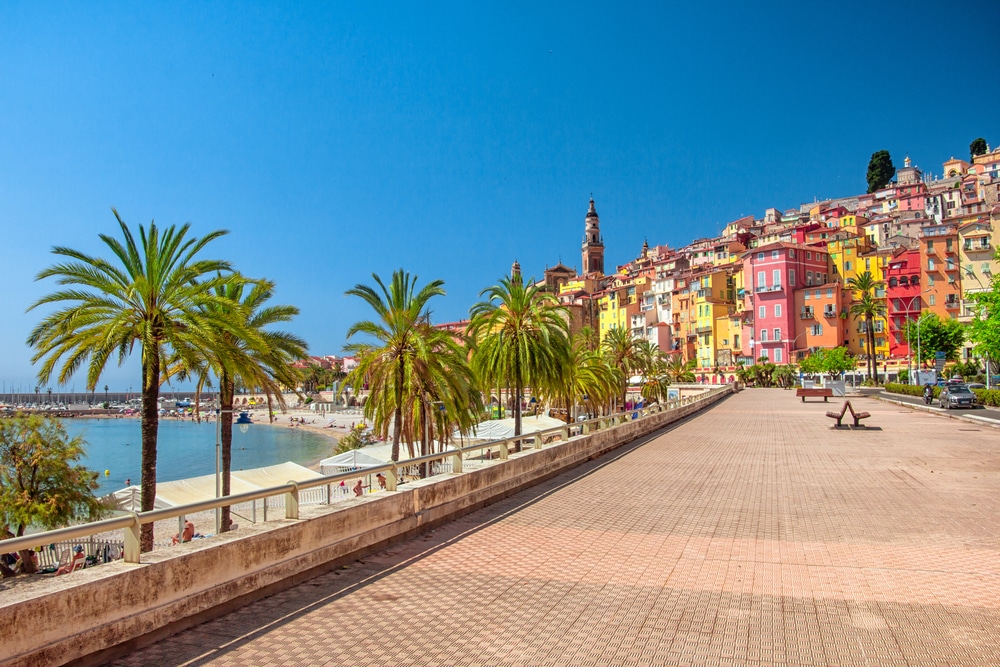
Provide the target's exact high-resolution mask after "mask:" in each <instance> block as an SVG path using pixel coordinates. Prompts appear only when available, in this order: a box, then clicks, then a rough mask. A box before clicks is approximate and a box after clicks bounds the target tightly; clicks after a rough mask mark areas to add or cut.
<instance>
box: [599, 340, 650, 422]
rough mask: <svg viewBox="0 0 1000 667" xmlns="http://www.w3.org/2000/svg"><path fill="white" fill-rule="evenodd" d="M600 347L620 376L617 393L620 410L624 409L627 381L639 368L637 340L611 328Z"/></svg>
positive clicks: (639, 359)
mask: <svg viewBox="0 0 1000 667" xmlns="http://www.w3.org/2000/svg"><path fill="white" fill-rule="evenodd" d="M601 347H602V348H603V350H604V354H605V355H606V357H607V359H608V363H610V364H611V365H612V366H614V367H615V368H617V369H618V372H619V373H620V374H621V379H620V384H619V391H620V392H621V393H620V396H621V404H620V405H619V406H618V407H619V409H620V410H624V409H625V401H626V398H627V396H628V381H629V378H630V377H632V372H633V371H636V370H639V369H640V367H641V358H640V348H639V339H637V338H635V337H634V336H632V332H631V331H630V330H628V329H622V328H621V327H611V329H610V330H608V333H607V334H606V335H605V336H604V340H603V341H601Z"/></svg>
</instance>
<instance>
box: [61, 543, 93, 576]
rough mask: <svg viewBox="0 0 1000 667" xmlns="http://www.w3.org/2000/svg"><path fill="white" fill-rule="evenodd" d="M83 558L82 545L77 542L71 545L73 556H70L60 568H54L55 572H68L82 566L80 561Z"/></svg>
mask: <svg viewBox="0 0 1000 667" xmlns="http://www.w3.org/2000/svg"><path fill="white" fill-rule="evenodd" d="M85 558H86V555H84V553H83V547H81V546H80V545H79V544H78V545H76V546H75V547H73V558H71V559H70V561H69V562H68V563H66V564H65V565H63V566H62V567H61V568H59V569H58V570H56V574H69V573H70V572H72V571H73V570H75V569H76V568H78V567H82V566H83V562H82V561H83V559H85Z"/></svg>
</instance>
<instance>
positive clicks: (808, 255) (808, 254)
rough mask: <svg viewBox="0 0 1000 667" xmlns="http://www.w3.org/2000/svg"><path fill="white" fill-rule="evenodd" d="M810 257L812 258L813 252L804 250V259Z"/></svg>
mask: <svg viewBox="0 0 1000 667" xmlns="http://www.w3.org/2000/svg"><path fill="white" fill-rule="evenodd" d="M812 258H813V254H812V253H811V252H809V251H808V250H807V251H806V259H812Z"/></svg>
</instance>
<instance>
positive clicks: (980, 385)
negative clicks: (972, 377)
mask: <svg viewBox="0 0 1000 667" xmlns="http://www.w3.org/2000/svg"><path fill="white" fill-rule="evenodd" d="M966 386H968V387H969V389H986V385H985V384H983V383H982V382H970V383H969V384H968V385H966Z"/></svg>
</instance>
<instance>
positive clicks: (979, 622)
mask: <svg viewBox="0 0 1000 667" xmlns="http://www.w3.org/2000/svg"><path fill="white" fill-rule="evenodd" d="M852 403H854V404H855V406H856V407H857V408H859V409H861V410H867V411H869V412H871V413H872V417H871V418H870V419H868V420H867V421H866V423H868V424H870V425H871V426H872V427H873V428H870V429H865V430H833V429H831V428H830V425H831V423H832V420H830V419H827V418H826V417H825V416H824V415H825V412H826V411H827V410H829V409H833V408H834V407H837V408H839V405H840V403H839V402H837V401H835V400H833V401H831V402H830V403H828V404H825V403H823V402H821V401H820V402H808V403H802V402H801V401H800V400H799V399H796V398H795V396H794V393H793V392H790V391H781V390H765V389H751V390H747V391H744V392H742V393H741V394H739V395H736V396H733V397H731V398H729V399H727V400H725V401H723V402H722V403H720V404H719V405H717V406H715V407H713V408H711V409H709V410H706V411H705V412H704V413H702V414H700V415H699V416H697V417H695V418H692V419H690V420H687V421H685V422H682V423H680V424H678V425H675V426H673V427H671V428H669V429H667V430H665V431H663V432H661V433H659V434H656V436H655V437H652V438H649V439H647V440H646V441H642V442H637V443H634V444H632V445H629V446H627V447H625V448H622V449H620V450H618V451H616V452H614V453H613V454H611V455H609V456H606V457H604V458H602V459H598V460H595V461H592V462H590V463H588V464H586V465H584V466H582V467H580V468H577V469H575V470H573V471H571V472H569V473H566V474H564V475H561V476H559V477H556V478H553V479H551V480H549V481H548V482H546V483H544V484H542V485H539V486H536V487H534V488H531V489H528V490H526V491H523V492H521V493H519V494H517V495H515V496H512V497H510V498H508V499H506V500H504V501H502V502H500V503H497V504H495V505H492V506H490V507H487V508H484V509H482V510H480V511H477V512H475V513H473V514H470V515H468V516H466V517H464V518H462V519H460V520H458V521H455V522H453V523H450V524H448V525H446V526H443V527H440V528H438V529H437V530H436V531H435V532H434V533H433V534H428V535H426V536H423V537H419V538H416V539H414V540H411V541H409V542H406V543H401V544H399V545H396V546H394V547H392V548H390V549H388V550H387V551H384V552H382V553H379V554H376V555H373V556H371V557H368V558H365V559H364V560H363V561H362V562H356V563H353V564H351V565H350V566H348V567H345V568H343V569H340V570H338V571H336V572H332V573H329V574H326V575H323V576H320V577H318V578H316V579H313V580H311V581H308V582H306V583H304V584H302V585H299V586H297V587H295V588H292V589H289V590H287V591H284V592H281V593H278V594H276V595H274V596H272V597H270V598H266V599H264V600H261V601H259V602H256V603H254V604H251V605H249V606H247V607H244V608H242V609H239V610H237V611H235V612H233V613H231V614H228V615H225V616H222V617H220V618H218V619H215V620H213V621H210V622H207V623H205V624H202V625H200V626H197V627H195V628H192V629H190V630H188V631H185V632H182V633H180V634H178V635H175V636H173V637H171V638H168V639H166V640H163V641H161V642H158V643H156V644H153V645H151V646H148V647H146V648H144V649H142V650H139V651H137V652H135V653H132V654H130V655H128V656H126V657H124V658H122V659H119V660H117V661H115V662H114V663H112V664H115V665H337V666H343V665H379V666H389V665H391V666H393V667H395V666H398V665H505V666H515V665H551V666H557V665H675V664H678V665H784V664H793V665H799V664H801V665H975V666H977V667H981V666H983V665H1000V530H998V529H1000V512H998V510H1000V430H997V429H994V428H990V427H989V426H985V425H977V424H970V423H967V422H964V421H961V420H956V419H950V418H948V417H946V416H941V415H935V414H929V413H926V412H919V411H913V410H910V409H908V408H905V407H900V406H897V405H893V404H888V403H882V402H879V401H877V400H874V399H865V398H857V399H852Z"/></svg>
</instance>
